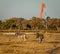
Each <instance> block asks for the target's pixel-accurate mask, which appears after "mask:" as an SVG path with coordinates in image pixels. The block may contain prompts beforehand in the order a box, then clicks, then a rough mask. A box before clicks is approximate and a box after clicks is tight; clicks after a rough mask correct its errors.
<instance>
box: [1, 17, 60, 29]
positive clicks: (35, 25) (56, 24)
mask: <svg viewBox="0 0 60 54" xmlns="http://www.w3.org/2000/svg"><path fill="white" fill-rule="evenodd" d="M9 29H10V30H16V29H19V30H46V29H47V30H60V19H57V18H50V17H47V18H46V19H42V20H40V18H38V17H32V18H31V19H30V20H27V19H24V18H16V17H13V18H10V19H7V20H5V21H2V20H0V30H9Z"/></svg>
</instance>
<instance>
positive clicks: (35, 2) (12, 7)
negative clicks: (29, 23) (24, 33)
mask: <svg viewBox="0 0 60 54" xmlns="http://www.w3.org/2000/svg"><path fill="white" fill-rule="evenodd" d="M42 2H44V3H45V9H44V13H43V18H46V17H47V16H49V17H51V18H60V0H0V20H5V19H9V18H12V17H18V18H19V17H22V18H25V19H30V18H32V17H33V16H35V17H40V10H41V3H42ZM45 13H46V14H45Z"/></svg>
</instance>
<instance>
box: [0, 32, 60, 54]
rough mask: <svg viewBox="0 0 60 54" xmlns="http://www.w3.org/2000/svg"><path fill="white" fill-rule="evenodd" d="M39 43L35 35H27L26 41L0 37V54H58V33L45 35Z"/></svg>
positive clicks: (59, 44) (59, 43)
mask: <svg viewBox="0 0 60 54" xmlns="http://www.w3.org/2000/svg"><path fill="white" fill-rule="evenodd" d="M44 37H45V38H44V40H43V42H42V43H39V40H38V39H36V36H35V35H27V40H26V41H23V39H21V38H19V39H18V37H17V36H8V35H0V54H60V33H47V34H46V33H45V34H44Z"/></svg>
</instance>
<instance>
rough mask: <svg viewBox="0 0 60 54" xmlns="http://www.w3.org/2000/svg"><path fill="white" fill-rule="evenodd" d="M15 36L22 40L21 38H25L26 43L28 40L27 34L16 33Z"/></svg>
mask: <svg viewBox="0 0 60 54" xmlns="http://www.w3.org/2000/svg"><path fill="white" fill-rule="evenodd" d="M15 36H17V37H18V39H20V37H21V38H23V40H24V41H26V39H27V37H26V34H25V33H19V32H16V33H15Z"/></svg>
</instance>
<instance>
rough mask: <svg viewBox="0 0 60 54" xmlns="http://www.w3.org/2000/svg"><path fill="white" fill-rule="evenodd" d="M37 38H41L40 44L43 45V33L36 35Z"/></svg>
mask: <svg viewBox="0 0 60 54" xmlns="http://www.w3.org/2000/svg"><path fill="white" fill-rule="evenodd" d="M36 38H39V42H40V43H41V42H42V41H43V39H44V35H43V34H42V33H40V34H39V33H36Z"/></svg>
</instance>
